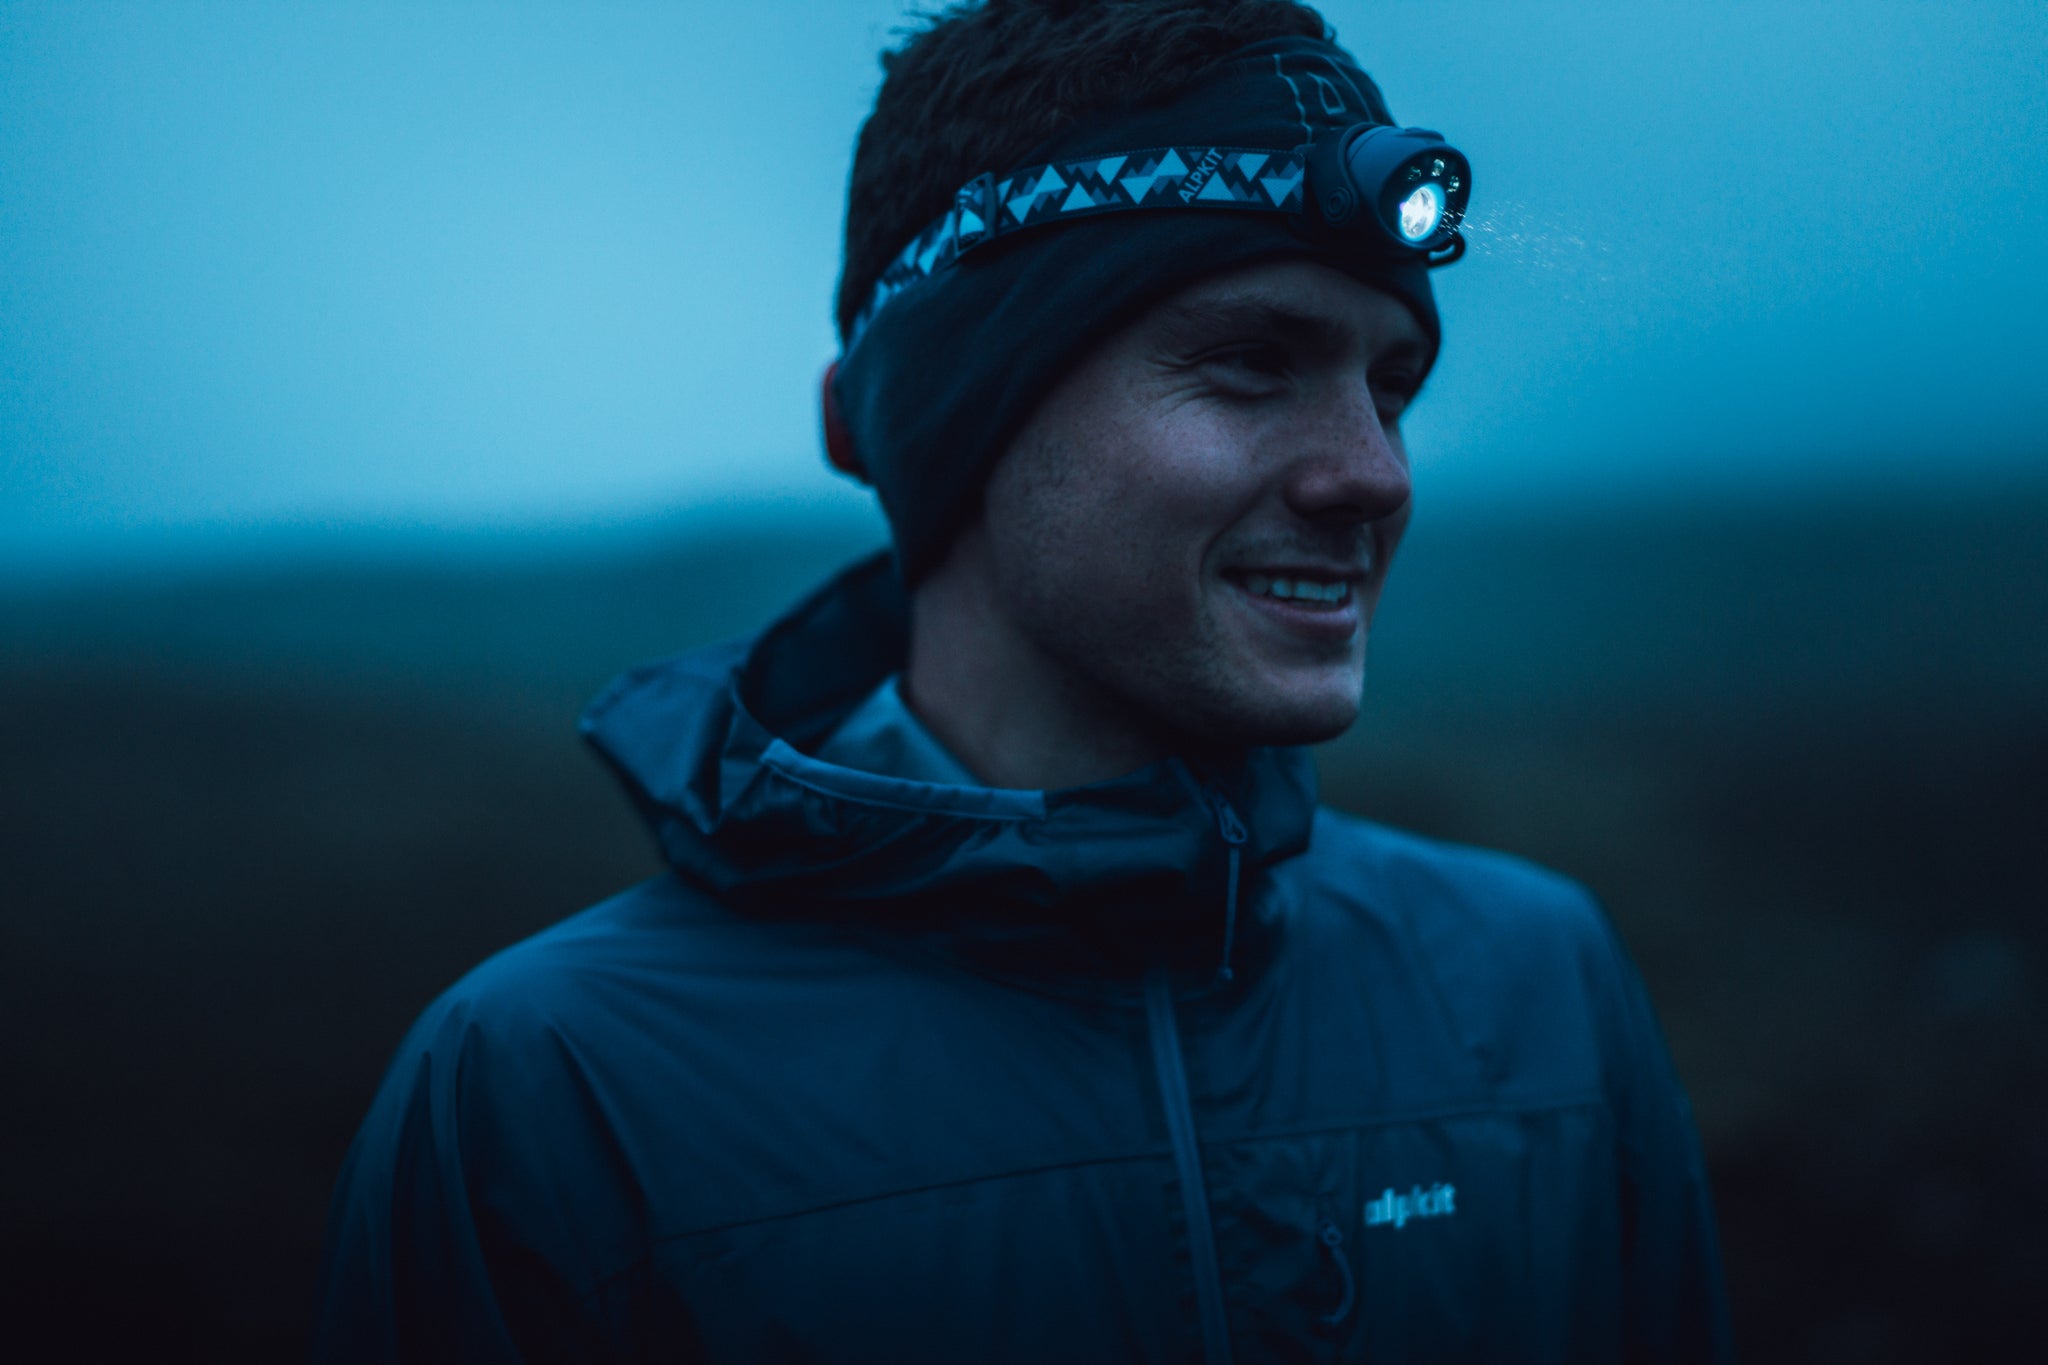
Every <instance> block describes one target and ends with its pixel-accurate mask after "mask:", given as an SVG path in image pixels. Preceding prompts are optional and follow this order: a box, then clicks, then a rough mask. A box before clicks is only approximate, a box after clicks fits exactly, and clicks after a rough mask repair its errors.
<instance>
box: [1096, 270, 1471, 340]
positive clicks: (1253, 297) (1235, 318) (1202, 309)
mask: <svg viewBox="0 0 2048 1365" xmlns="http://www.w3.org/2000/svg"><path fill="white" fill-rule="evenodd" d="M1137 330H1139V331H1142V332H1146V333H1149V334H1151V335H1153V336H1155V337H1159V338H1162V339H1165V338H1173V337H1180V336H1186V335H1189V334H1195V333H1209V332H1218V331H1220V332H1240V331H1252V332H1262V333H1276V334H1281V335H1285V336H1288V337H1291V338H1294V339H1297V340H1300V341H1302V342H1305V343H1309V344H1312V345H1314V346H1315V347H1316V348H1318V349H1322V350H1332V351H1354V350H1356V351H1367V352H1371V353H1374V354H1383V353H1387V352H1392V351H1400V352H1406V353H1412V354H1414V355H1417V356H1426V355H1427V354H1428V353H1429V351H1430V349H1431V348H1430V345H1429V338H1428V336H1427V335H1426V334H1425V333H1424V331H1423V329H1422V324H1421V323H1420V322H1418V321H1417V320H1416V318H1415V315H1414V313H1412V312H1411V311H1409V308H1408V306H1407V305H1406V304H1404V303H1402V302H1401V301H1400V300H1399V299H1397V298H1396V297H1394V295H1392V294H1390V293H1388V292H1387V291H1385V290H1383V289H1375V288H1374V287H1372V286H1371V285H1369V284H1366V283H1364V282H1363V281H1360V280H1357V279H1354V278H1353V277H1351V276H1350V275H1347V274H1345V273H1344V272H1343V271H1341V270H1336V269H1333V268H1332V267H1330V266H1327V265H1323V264H1321V263H1319V262H1315V261H1269V262H1265V263H1262V264H1258V265H1250V266H1244V267H1241V268H1239V269H1236V270H1229V271H1225V272H1223V273H1221V274H1217V275H1211V276H1209V277H1207V278H1206V279H1202V280H1198V281H1196V282H1195V283H1194V284H1191V285H1188V286H1187V287H1185V288H1183V289H1181V290H1179V291H1177V292H1175V293H1173V294H1171V295H1169V296H1167V297H1166V298H1164V299H1162V300H1160V301H1159V302H1158V303H1156V304H1154V305H1153V306H1152V307H1151V308H1150V309H1149V310H1147V312H1146V313H1145V314H1144V315H1143V316H1142V317H1141V318H1140V319H1139V322H1138V328H1137Z"/></svg>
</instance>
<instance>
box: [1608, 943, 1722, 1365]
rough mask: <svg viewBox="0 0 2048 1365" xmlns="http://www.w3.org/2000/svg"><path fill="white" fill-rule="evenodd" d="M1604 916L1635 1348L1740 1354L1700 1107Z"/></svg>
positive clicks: (1691, 1355) (1684, 1354)
mask: <svg viewBox="0 0 2048 1365" xmlns="http://www.w3.org/2000/svg"><path fill="white" fill-rule="evenodd" d="M1601 919H1602V922H1603V925H1604V926H1605V928H1606V936H1607V939H1608V950H1609V952H1610V953H1611V955H1612V963H1613V968H1614V973H1615V980H1616V983H1617V985H1616V991H1615V996H1614V1001H1615V1015H1614V1017H1613V1018H1612V1019H1611V1020H1610V1023H1611V1025H1612V1028H1613V1033H1612V1035H1611V1036H1612V1037H1613V1039H1614V1042H1613V1044H1612V1047H1613V1049H1614V1051H1613V1053H1612V1054H1611V1055H1612V1056H1613V1057H1614V1061H1615V1065H1614V1068H1613V1071H1612V1072H1611V1074H1610V1081H1609V1084H1610V1087H1611V1088H1612V1090H1613V1091H1614V1095H1615V1098H1614V1104H1615V1112H1616V1116H1617V1122H1618V1136H1619V1140H1620V1146H1621V1151H1620V1173H1621V1184H1622V1190H1621V1210H1622V1257H1623V1263H1622V1293H1623V1299H1624V1303H1625V1306H1626V1307H1625V1311H1626V1321H1625V1323H1624V1331H1625V1334H1626V1335H1625V1341H1626V1348H1625V1357H1626V1359H1628V1360H1630V1361H1645V1362H1647V1361H1659V1362H1662V1361H1714V1362H1725V1361H1730V1360H1733V1359H1734V1345H1733V1340H1732V1335H1731V1331H1730V1327H1729V1322H1728V1301H1727V1293H1726V1290H1725V1288H1724V1286H1723V1283H1722V1278H1721V1252H1720V1243H1719V1238H1718V1237H1717V1235H1716V1233H1715V1228H1714V1211H1713V1202H1712V1199H1711V1197H1710V1195H1709V1192H1708V1188H1707V1175H1706V1163H1705V1160H1704V1158H1703V1156H1702V1155H1701V1151H1700V1142H1699V1135H1698V1132H1697V1130H1696V1129H1695V1127H1694V1124H1693V1117H1692V1106H1691V1105H1690V1104H1689V1103H1687V1101H1686V1097H1685V1091H1684V1089H1683V1088H1682V1087H1681V1086H1680V1085H1679V1082H1678V1075H1677V1072H1676V1071H1675V1070H1674V1069H1673V1067H1672V1064H1671V1057H1670V1053H1669V1051H1668V1050H1667V1049H1666V1047H1665V1043H1664V1037H1663V1031H1662V1030H1661V1029H1660V1028H1659V1027H1658V1024H1657V1018H1656V1015H1655V1013H1654V1012H1653V1011H1652V1009H1651V1007H1650V1000H1649V995H1648V993H1647V992H1646V991H1645V990H1644V988H1643V982H1642V978H1641V977H1640V976H1639V975H1638V974H1637V972H1636V969H1635V966H1634V964H1633V963H1631V962H1630V960H1629V958H1628V954H1627V952H1626V950H1625V949H1624V948H1623V947H1622V945H1621V941H1620V938H1619V936H1618V935H1616V934H1615V932H1614V929H1613V926H1612V925H1611V924H1609V923H1607V921H1606V916H1605V915H1604V914H1603V915H1602V916H1601Z"/></svg>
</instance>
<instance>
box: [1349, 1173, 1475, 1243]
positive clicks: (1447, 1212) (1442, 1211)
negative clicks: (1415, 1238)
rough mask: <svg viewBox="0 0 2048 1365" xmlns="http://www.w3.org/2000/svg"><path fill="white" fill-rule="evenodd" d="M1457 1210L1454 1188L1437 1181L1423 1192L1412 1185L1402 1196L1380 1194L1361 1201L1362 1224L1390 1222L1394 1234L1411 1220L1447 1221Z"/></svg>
mask: <svg viewBox="0 0 2048 1365" xmlns="http://www.w3.org/2000/svg"><path fill="white" fill-rule="evenodd" d="M1457 1211H1458V1187H1457V1186H1456V1185H1446V1184H1444V1183H1443V1182H1441V1181H1439V1182H1437V1183H1436V1184H1434V1185H1431V1186H1430V1187H1429V1188H1428V1189H1424V1188H1423V1187H1422V1186H1420V1185H1415V1186H1412V1187H1411V1188H1410V1189H1409V1191H1408V1193H1406V1194H1396V1193H1394V1191H1393V1190H1391V1189H1388V1190H1385V1191H1383V1192H1382V1193H1381V1194H1380V1196H1379V1197H1378V1198H1377V1199H1368V1200H1366V1201H1365V1225H1366V1226H1367V1227H1369V1228H1376V1227H1381V1226H1384V1225H1386V1224H1389V1223H1391V1224H1392V1225H1393V1226H1394V1228H1395V1229H1396V1230H1397V1231H1398V1230H1399V1229H1401V1228H1405V1227H1407V1226H1408V1220H1409V1219H1411V1218H1449V1217H1450V1216H1451V1215H1452V1214H1454V1213H1456V1212H1457Z"/></svg>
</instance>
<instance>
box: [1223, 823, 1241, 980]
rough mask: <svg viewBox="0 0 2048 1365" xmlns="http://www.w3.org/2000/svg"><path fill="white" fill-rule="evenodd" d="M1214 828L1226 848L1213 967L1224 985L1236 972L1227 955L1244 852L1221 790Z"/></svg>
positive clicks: (1233, 940) (1238, 826)
mask: <svg viewBox="0 0 2048 1365" xmlns="http://www.w3.org/2000/svg"><path fill="white" fill-rule="evenodd" d="M1216 827H1217V829H1219V830H1220V831H1221V832H1222V834H1223V843H1224V846H1225V847H1226V848H1228V849H1229V850H1230V880H1229V882H1228V883H1227V884H1226V885H1225V886H1224V888H1223V964H1222V965H1221V966H1219V967H1218V968H1217V969H1216V984H1217V985H1219V986H1227V985H1229V984H1230V980H1231V978H1232V977H1233V976H1235V975H1236V973H1235V972H1233V971H1232V970H1231V967H1230V955H1231V953H1232V951H1233V950H1234V949H1235V948H1236V946H1237V874H1238V869H1239V866H1240V857H1241V855H1242V854H1243V852H1244V841H1245V830H1244V821H1242V820H1240V819H1238V818H1237V811H1236V810H1234V809H1233V808H1232V807H1231V804H1230V802H1229V800H1228V799H1227V798H1225V797H1224V796H1223V794H1222V793H1220V792H1219V793H1217V794H1216Z"/></svg>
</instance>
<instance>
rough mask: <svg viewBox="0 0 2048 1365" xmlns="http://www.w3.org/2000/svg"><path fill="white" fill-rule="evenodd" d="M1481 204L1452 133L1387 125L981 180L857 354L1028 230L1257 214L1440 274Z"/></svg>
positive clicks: (875, 296)
mask: <svg viewBox="0 0 2048 1365" xmlns="http://www.w3.org/2000/svg"><path fill="white" fill-rule="evenodd" d="M1471 197H1472V166H1471V163H1470V162H1469V161H1467V160H1466V159H1465V155H1464V153H1462V152H1460V151H1458V150H1457V149H1456V148H1455V147H1452V146H1451V145H1450V144H1449V143H1447V142H1445V141H1444V139H1443V135H1442V134H1441V133H1435V132H1431V131H1430V130H1429V129H1426V128H1393V127H1389V126H1387V125H1385V124H1377V123H1356V124H1352V125H1351V126H1349V127H1345V128H1332V129H1328V130H1326V131H1324V132H1323V133H1321V134H1319V135H1318V136H1317V137H1316V138H1315V140H1314V141H1313V142H1310V143H1308V144H1307V145H1305V146H1300V147H1295V148H1292V149H1290V150H1285V151H1281V150H1276V149H1272V148H1256V147H1151V148H1146V149H1144V150H1142V151H1135V152H1119V153H1115V154H1113V155H1109V156H1091V157H1085V158H1081V159H1078V160H1071V161H1054V162H1048V163H1045V164H1043V165H1038V166H1026V167H1024V168H1022V169H1020V170H1015V171H1012V172H1010V173H1009V174H1008V175H1005V176H1002V177H1000V178H998V177H996V176H993V175H980V176H976V177H975V178H974V179H973V180H970V181H968V182H967V184H965V185H963V186H961V187H960V189H959V190H958V191H956V192H955V194H954V196H953V207H952V209H951V210H949V211H948V212H947V213H946V214H945V215H944V216H943V217H941V218H939V219H937V220H936V221H934V222H933V223H931V224H930V225H929V226H928V227H926V228H925V230H924V231H923V232H921V233H919V234H918V235H917V237H916V239H915V240H913V241H912V242H911V243H910V244H909V245H908V246H906V247H905V248H904V249H903V251H902V252H901V253H900V254H899V255H898V256H897V257H896V259H895V260H894V261H892V262H890V264H889V265H888V267H887V268H886V269H884V270H883V272H882V274H881V277H880V278H879V279H877V280H876V282H875V288H874V292H873V293H872V294H871V295H870V296H869V298H868V302H867V304H866V306H865V307H863V308H862V309H861V311H860V314H859V315H858V316H857V317H856V318H855V319H854V323H853V326H852V328H851V329H850V331H849V333H848V335H847V339H846V345H847V348H848V349H849V350H850V349H851V348H852V347H853V345H854V343H855V342H856V341H858V340H859V338H860V336H861V334H862V333H863V332H865V331H866V330H867V326H868V324H869V323H870V322H872V321H873V320H874V318H875V316H876V314H878V313H880V312H881V310H882V309H883V307H884V306H886V305H887V304H888V302H889V300H890V299H891V298H892V297H894V296H895V295H896V294H897V293H898V292H900V291H901V290H903V289H905V288H907V287H908V286H910V285H913V284H915V283H917V282H918V281H919V280H923V279H926V278H928V277H930V276H932V275H935V274H937V273H938V272H940V271H942V270H944V269H945V268H946V267H947V266H949V265H951V264H952V263H953V262H954V261H956V260H958V259H959V258H960V257H962V256H964V255H966V254H967V253H968V252H969V251H972V250H974V249H975V248H976V247H979V246H981V245H983V244H984V243H987V242H990V241H994V240H995V239H997V238H999V237H1007V236H1010V235H1011V234H1013V233H1017V232H1022V231H1024V230H1026V229H1028V228H1036V227H1041V226H1046V225H1050V224H1053V223H1062V222H1067V221H1069V220H1072V219H1078V218H1086V217H1093V216H1095V215H1097V214H1103V213H1117V212H1127V211H1131V210H1136V209H1211V208H1214V209H1233V210H1239V211H1243V210H1253V211H1257V212H1265V213H1280V214H1287V215H1290V216H1291V217H1292V219H1293V221H1294V225H1295V227H1296V230H1297V231H1300V232H1302V233H1303V234H1304V235H1310V236H1323V237H1326V238H1328V237H1334V238H1335V239H1337V240H1339V241H1341V242H1342V243H1343V244H1344V245H1346V246H1354V245H1355V246H1356V247H1358V248H1360V249H1363V250H1365V251H1368V252H1373V253H1376V254H1384V255H1388V256H1393V257H1396V258H1399V257H1407V258H1411V259H1416V260H1420V261H1421V262H1423V263H1424V264H1426V265H1429V266H1439V265H1449V264H1450V263H1451V262H1452V261H1455V260H1457V259H1458V257H1460V256H1462V255H1463V254H1464V252H1465V239H1464V238H1463V237H1462V236H1460V235H1459V233H1458V224H1459V222H1460V220H1461V219H1463V218H1464V216H1465V206H1466V204H1467V203H1468V202H1469V201H1470V199H1471Z"/></svg>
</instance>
